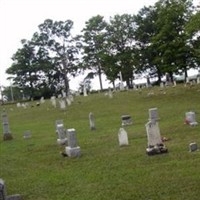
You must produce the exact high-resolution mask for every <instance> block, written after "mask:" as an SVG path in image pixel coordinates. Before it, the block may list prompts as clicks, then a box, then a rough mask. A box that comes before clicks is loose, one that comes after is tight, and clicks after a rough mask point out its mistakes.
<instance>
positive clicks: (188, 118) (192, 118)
mask: <svg viewBox="0 0 200 200" xmlns="http://www.w3.org/2000/svg"><path fill="white" fill-rule="evenodd" d="M185 123H186V124H189V125H191V126H196V125H198V122H196V115H195V112H186V113H185Z"/></svg>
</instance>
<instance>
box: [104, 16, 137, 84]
mask: <svg viewBox="0 0 200 200" xmlns="http://www.w3.org/2000/svg"><path fill="white" fill-rule="evenodd" d="M135 28H136V26H135V23H134V18H133V16H132V15H129V14H123V15H115V16H114V17H113V18H111V19H110V22H109V23H108V26H107V45H106V47H107V48H106V49H107V61H108V65H106V64H105V66H104V71H105V73H107V74H106V75H108V77H109V78H110V79H111V74H112V75H114V77H112V79H111V80H112V81H113V78H116V75H117V74H119V72H120V71H121V73H122V77H123V80H125V81H126V84H127V86H128V87H132V80H133V70H134V69H135V65H136V63H137V61H136V58H135V45H134V31H135ZM113 61H114V62H113ZM109 64H113V67H111V65H109Z"/></svg>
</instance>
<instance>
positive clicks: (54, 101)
mask: <svg viewBox="0 0 200 200" xmlns="http://www.w3.org/2000/svg"><path fill="white" fill-rule="evenodd" d="M51 104H52V106H53V107H54V108H56V97H55V96H52V97H51Z"/></svg>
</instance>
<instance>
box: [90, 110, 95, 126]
mask: <svg viewBox="0 0 200 200" xmlns="http://www.w3.org/2000/svg"><path fill="white" fill-rule="evenodd" d="M89 123H90V130H96V127H95V119H94V115H93V113H92V112H90V113H89Z"/></svg>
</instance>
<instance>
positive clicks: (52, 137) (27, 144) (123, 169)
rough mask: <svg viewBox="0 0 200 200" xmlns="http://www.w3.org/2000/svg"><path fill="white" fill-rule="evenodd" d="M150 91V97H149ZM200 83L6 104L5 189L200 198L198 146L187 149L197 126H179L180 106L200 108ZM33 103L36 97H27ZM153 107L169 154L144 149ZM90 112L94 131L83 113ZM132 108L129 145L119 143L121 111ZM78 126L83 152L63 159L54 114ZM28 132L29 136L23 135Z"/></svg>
mask: <svg viewBox="0 0 200 200" xmlns="http://www.w3.org/2000/svg"><path fill="white" fill-rule="evenodd" d="M149 92H151V93H153V95H150V96H149V95H148V94H149ZM199 100H200V86H199V85H196V86H194V87H191V88H185V87H183V85H178V86H177V87H176V88H172V87H169V88H166V89H165V91H160V88H158V87H154V88H151V89H143V90H142V91H125V92H116V93H114V97H113V99H109V98H108V96H105V95H104V94H92V95H89V96H87V97H83V96H78V97H75V101H74V103H73V104H72V105H71V106H70V107H68V108H67V110H66V111H61V110H59V109H58V108H57V109H55V108H53V107H52V106H51V104H50V102H49V101H48V100H47V101H46V103H45V104H42V105H41V106H39V107H36V106H34V107H29V108H27V109H23V108H17V107H16V105H3V106H1V107H0V109H1V111H2V110H3V109H5V110H6V112H7V113H8V116H9V122H10V129H11V131H12V135H13V137H14V139H13V140H11V141H3V137H2V139H1V140H0V177H1V178H2V179H4V180H5V182H6V187H7V193H8V194H9V195H11V194H16V193H19V194H21V195H22V197H23V199H25V200H62V199H63V200H66V199H70V200H133V199H138V200H172V199H173V200H176V199H177V200H189V199H192V200H197V199H199V196H200V185H199V180H200V152H198V151H197V152H193V153H191V152H189V143H190V142H197V144H198V143H200V126H196V127H190V126H187V125H185V124H184V117H185V112H187V111H191V110H193V111H195V112H196V114H197V115H196V116H197V121H198V119H199V112H200V101H199ZM32 104H33V105H35V104H36V102H32ZM152 107H157V108H158V112H159V117H160V121H159V126H160V130H161V135H162V136H165V137H167V138H170V139H171V140H170V141H167V142H166V146H167V147H168V150H169V153H168V154H163V155H156V156H147V155H146V152H145V150H146V146H147V138H146V130H145V124H146V123H147V121H148V109H149V108H152ZM90 112H93V113H94V116H95V124H96V128H97V130H96V131H90V129H89V120H88V115H89V113H90ZM123 114H130V115H131V116H132V119H133V122H134V123H133V125H131V126H127V127H126V128H125V129H126V131H127V132H128V137H129V146H127V147H119V145H118V136H117V134H118V130H119V128H120V126H121V119H120V117H121V115H123ZM57 119H63V120H64V125H65V128H75V129H76V133H77V138H78V143H79V145H80V147H81V153H82V156H81V157H80V158H64V157H61V155H60V154H59V152H60V151H62V150H63V147H60V146H58V145H57V143H56V139H57V138H56V134H55V120H57ZM26 130H30V131H31V132H32V138H31V139H27V140H25V139H23V133H24V132H25V131H26Z"/></svg>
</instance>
